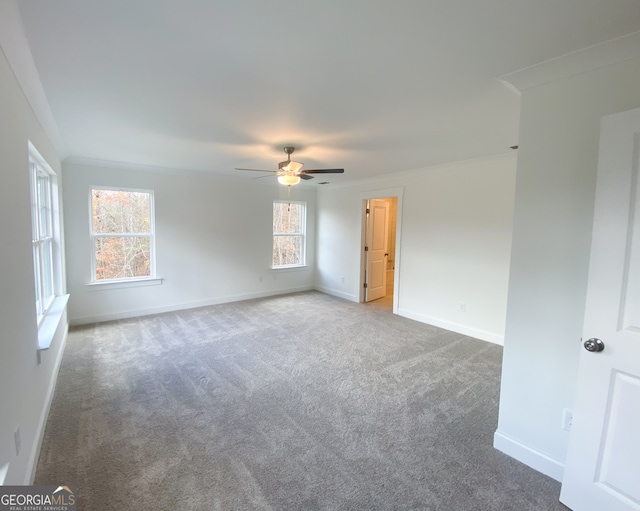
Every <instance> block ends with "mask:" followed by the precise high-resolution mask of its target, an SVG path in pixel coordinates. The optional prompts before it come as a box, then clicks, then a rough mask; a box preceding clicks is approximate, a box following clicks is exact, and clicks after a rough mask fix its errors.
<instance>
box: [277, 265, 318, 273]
mask: <svg viewBox="0 0 640 511" xmlns="http://www.w3.org/2000/svg"><path fill="white" fill-rule="evenodd" d="M310 268H311V267H310V266H309V265H308V264H295V265H294V264H292V265H289V266H272V267H271V268H269V271H271V272H273V273H281V272H283V273H286V272H288V271H308V270H309V269H310Z"/></svg>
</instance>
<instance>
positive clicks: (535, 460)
mask: <svg viewBox="0 0 640 511" xmlns="http://www.w3.org/2000/svg"><path fill="white" fill-rule="evenodd" d="M493 447H494V448H496V449H498V450H499V451H500V452H503V453H505V454H506V455H507V456H511V457H512V458H513V459H515V460H518V461H519V462H521V463H524V464H525V465H527V466H528V467H531V468H532V469H534V470H537V471H538V472H541V473H542V474H544V475H546V476H549V477H551V478H552V479H555V480H556V481H559V482H562V478H563V476H564V464H563V463H560V462H559V461H558V460H554V459H553V458H551V457H549V456H547V455H546V454H544V453H542V452H540V451H537V450H536V449H532V448H531V447H528V446H527V445H525V444H523V443H521V442H519V441H518V440H516V439H515V438H511V437H510V436H509V435H505V434H504V433H502V432H501V431H499V430H497V431H496V432H495V433H494V435H493Z"/></svg>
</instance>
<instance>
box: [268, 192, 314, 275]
mask: <svg viewBox="0 0 640 511" xmlns="http://www.w3.org/2000/svg"><path fill="white" fill-rule="evenodd" d="M276 204H288V205H289V206H290V205H291V204H296V205H298V206H301V207H302V215H301V216H302V218H301V225H300V227H301V230H300V231H299V232H274V231H273V217H274V212H275V211H274V210H275V208H274V206H275V205H276ZM271 226H272V227H271V235H272V236H271V240H272V241H271V244H272V248H271V262H272V264H271V270H288V269H296V268H306V267H307V266H308V265H307V201H292V200H283V199H275V200H274V201H273V205H272V206H271ZM280 236H282V237H285V236H297V237H299V238H301V239H302V242H301V246H300V252H301V253H300V261H301V262H300V264H282V265H279V266H274V265H273V259H274V257H273V256H274V249H273V241H275V238H276V237H280Z"/></svg>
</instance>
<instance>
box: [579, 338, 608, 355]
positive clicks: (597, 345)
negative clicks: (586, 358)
mask: <svg viewBox="0 0 640 511" xmlns="http://www.w3.org/2000/svg"><path fill="white" fill-rule="evenodd" d="M584 349H585V350H587V351H591V352H593V353H598V352H599V351H602V350H603V349H604V343H603V342H602V341H601V340H600V339H596V338H595V337H592V338H591V339H589V340H587V341H584Z"/></svg>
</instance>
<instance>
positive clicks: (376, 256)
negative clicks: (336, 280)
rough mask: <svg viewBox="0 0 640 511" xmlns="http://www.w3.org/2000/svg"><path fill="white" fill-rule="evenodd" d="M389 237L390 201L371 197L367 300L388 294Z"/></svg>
mask: <svg viewBox="0 0 640 511" xmlns="http://www.w3.org/2000/svg"><path fill="white" fill-rule="evenodd" d="M388 238H389V203H388V202H387V201H385V200H382V199H371V200H370V201H369V204H368V206H367V241H366V246H365V251H366V253H367V254H366V256H367V273H366V278H365V283H366V293H365V301H366V302H370V301H372V300H377V299H378V298H384V297H385V296H386V294H387V256H388V255H389V254H387V245H388V244H387V240H388Z"/></svg>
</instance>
